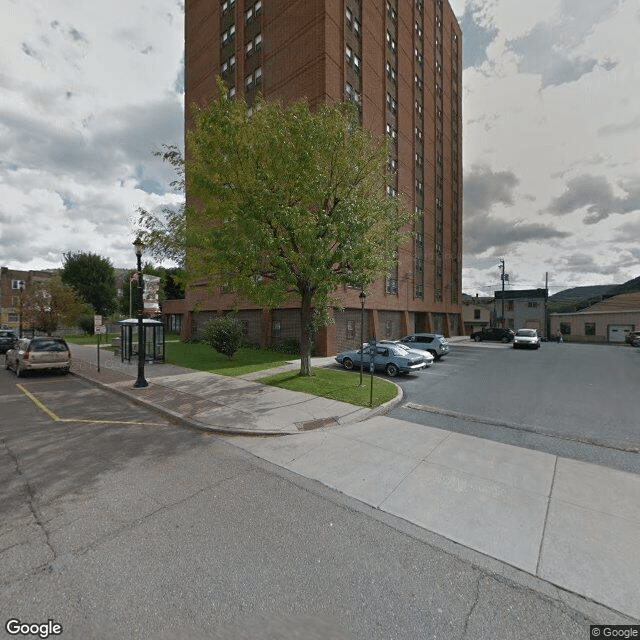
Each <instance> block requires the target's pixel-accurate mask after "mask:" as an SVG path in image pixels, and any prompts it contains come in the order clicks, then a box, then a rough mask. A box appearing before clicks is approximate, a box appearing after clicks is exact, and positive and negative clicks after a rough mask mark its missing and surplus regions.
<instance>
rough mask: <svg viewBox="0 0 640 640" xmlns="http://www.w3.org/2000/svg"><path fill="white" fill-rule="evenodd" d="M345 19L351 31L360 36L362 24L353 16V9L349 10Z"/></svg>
mask: <svg viewBox="0 0 640 640" xmlns="http://www.w3.org/2000/svg"><path fill="white" fill-rule="evenodd" d="M345 17H346V21H347V26H348V27H349V29H351V31H353V32H354V33H355V34H356V35H359V34H360V22H359V21H358V18H356V17H355V16H354V15H353V12H352V11H351V9H349V8H347V10H346V13H345Z"/></svg>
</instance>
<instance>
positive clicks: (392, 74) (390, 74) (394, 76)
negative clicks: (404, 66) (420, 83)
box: [387, 62, 398, 84]
mask: <svg viewBox="0 0 640 640" xmlns="http://www.w3.org/2000/svg"><path fill="white" fill-rule="evenodd" d="M387 78H389V80H391V82H393V83H394V84H395V83H396V82H397V80H398V72H397V71H396V70H395V69H394V68H393V65H392V64H391V63H390V62H387Z"/></svg>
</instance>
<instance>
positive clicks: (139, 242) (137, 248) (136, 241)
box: [133, 236, 144, 258]
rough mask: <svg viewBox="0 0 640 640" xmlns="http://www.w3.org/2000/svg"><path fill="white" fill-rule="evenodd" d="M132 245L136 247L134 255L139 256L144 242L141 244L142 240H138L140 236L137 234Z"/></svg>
mask: <svg viewBox="0 0 640 640" xmlns="http://www.w3.org/2000/svg"><path fill="white" fill-rule="evenodd" d="M133 246H134V247H135V248H136V255H137V256H138V258H139V257H141V256H142V249H143V247H144V244H142V240H140V236H138V237H137V238H136V239H135V240H134V242H133Z"/></svg>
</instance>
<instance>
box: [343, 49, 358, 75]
mask: <svg viewBox="0 0 640 640" xmlns="http://www.w3.org/2000/svg"><path fill="white" fill-rule="evenodd" d="M345 57H346V59H347V63H348V64H349V66H350V67H351V68H352V69H353V70H354V71H355V72H356V73H360V58H358V56H357V55H356V54H355V53H354V52H353V49H352V48H351V47H350V46H349V45H347V46H346V49H345Z"/></svg>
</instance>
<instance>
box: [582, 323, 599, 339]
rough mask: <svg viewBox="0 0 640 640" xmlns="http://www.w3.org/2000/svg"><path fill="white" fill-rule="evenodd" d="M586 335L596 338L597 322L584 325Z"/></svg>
mask: <svg viewBox="0 0 640 640" xmlns="http://www.w3.org/2000/svg"><path fill="white" fill-rule="evenodd" d="M584 335H585V336H595V335H596V323H595V322H585V323H584Z"/></svg>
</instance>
